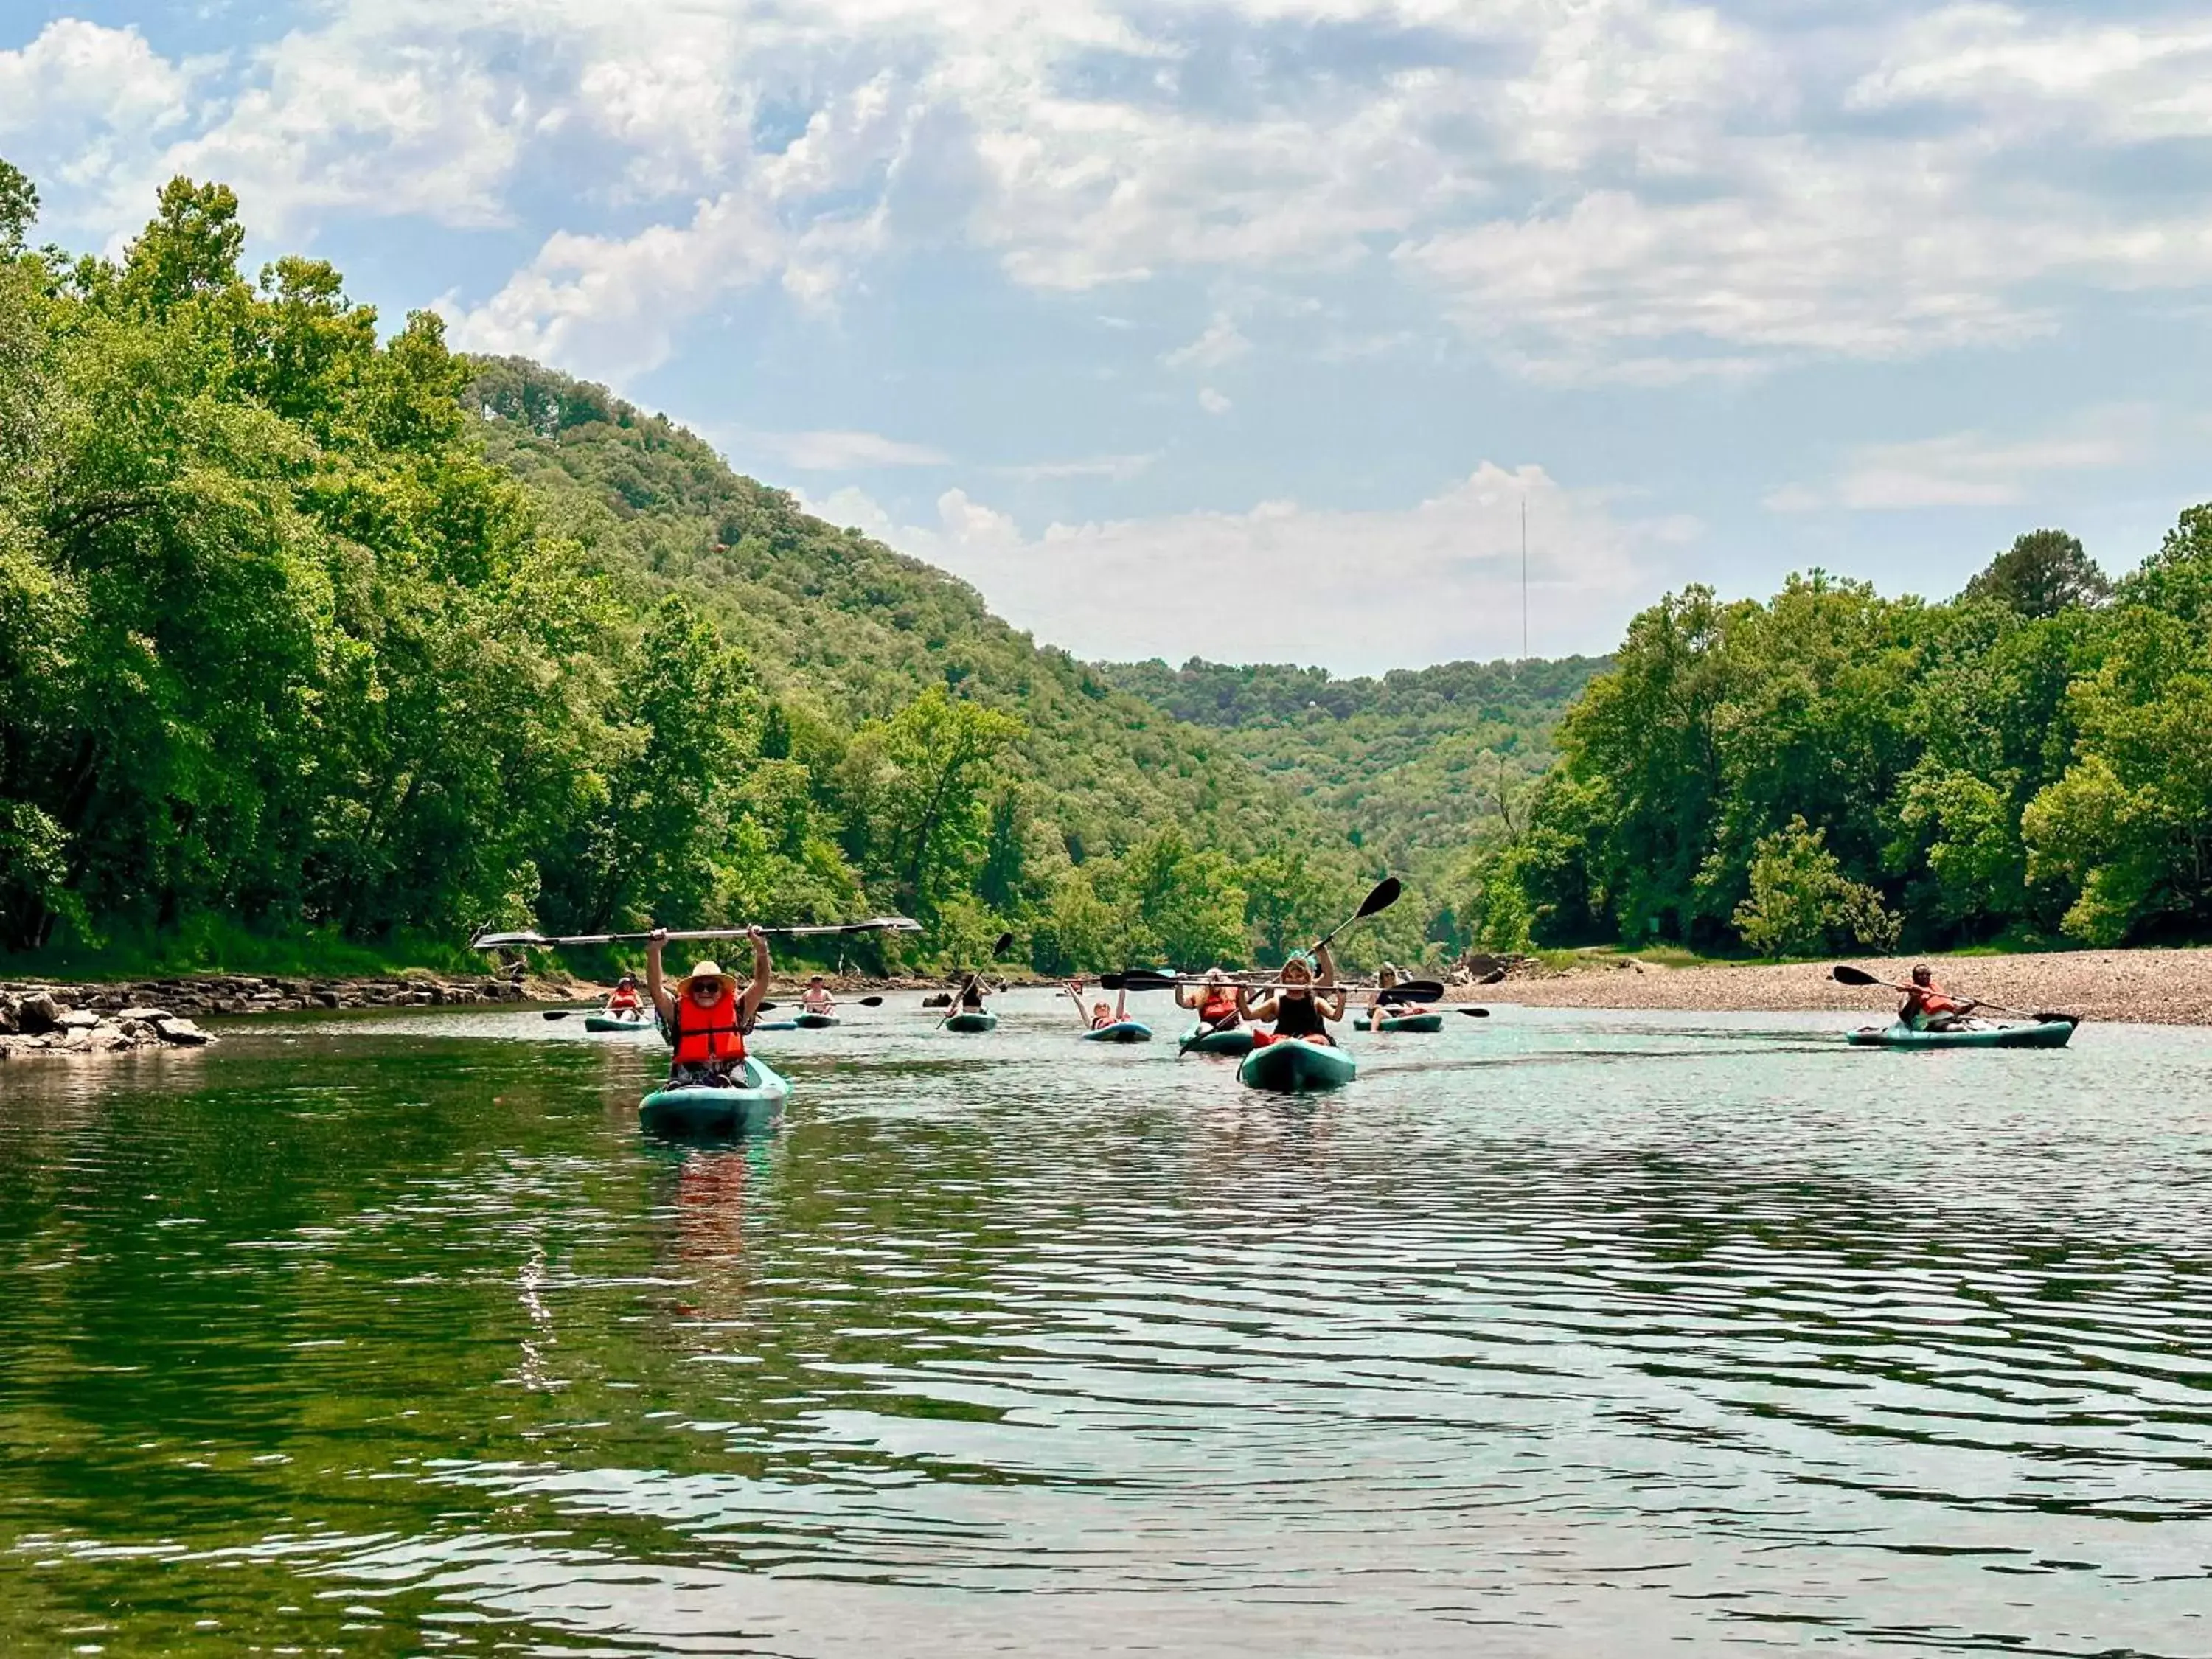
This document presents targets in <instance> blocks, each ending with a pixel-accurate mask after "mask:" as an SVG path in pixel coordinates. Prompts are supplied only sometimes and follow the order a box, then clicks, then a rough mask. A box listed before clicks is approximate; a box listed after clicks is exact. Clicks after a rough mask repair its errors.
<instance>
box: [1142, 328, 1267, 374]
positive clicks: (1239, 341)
mask: <svg viewBox="0 0 2212 1659" xmlns="http://www.w3.org/2000/svg"><path fill="white" fill-rule="evenodd" d="M1251 349H1252V343H1251V341H1249V340H1248V339H1246V338H1245V337H1244V334H1243V330H1241V329H1239V328H1238V327H1237V325H1236V324H1235V323H1233V322H1231V320H1230V319H1228V318H1227V317H1216V318H1215V319H1213V320H1212V322H1211V323H1209V324H1207V325H1206V331H1205V332H1204V333H1203V334H1200V336H1199V337H1197V338H1196V339H1195V340H1193V341H1192V342H1191V343H1189V344H1188V345H1185V346H1178V347H1176V349H1174V350H1173V351H1170V352H1169V353H1168V354H1167V355H1166V356H1164V357H1162V358H1161V359H1160V361H1161V362H1163V363H1164V364H1166V365H1167V366H1168V367H1169V368H1201V369H1203V368H1220V367H1221V366H1222V365H1223V364H1224V363H1232V362H1236V361H1237V359H1238V358H1239V357H1242V356H1243V355H1244V354H1245V353H1246V352H1248V351H1249V350H1251Z"/></svg>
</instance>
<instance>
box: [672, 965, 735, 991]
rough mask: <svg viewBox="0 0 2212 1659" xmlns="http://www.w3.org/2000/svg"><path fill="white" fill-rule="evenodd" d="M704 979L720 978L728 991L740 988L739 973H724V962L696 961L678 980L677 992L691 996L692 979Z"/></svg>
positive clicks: (723, 986)
mask: <svg viewBox="0 0 2212 1659" xmlns="http://www.w3.org/2000/svg"><path fill="white" fill-rule="evenodd" d="M702 979H717V980H720V981H721V982H722V988H723V989H724V990H726V991H734V990H736V989H737V988H738V977H737V975H735V974H726V973H724V972H723V971H722V964H721V963H719V962H712V961H707V962H695V963H692V964H691V971H690V973H688V974H686V975H684V977H683V978H682V979H679V980H678V981H676V994H677V995H678V996H679V997H688V996H690V994H691V983H692V981H694V980H702Z"/></svg>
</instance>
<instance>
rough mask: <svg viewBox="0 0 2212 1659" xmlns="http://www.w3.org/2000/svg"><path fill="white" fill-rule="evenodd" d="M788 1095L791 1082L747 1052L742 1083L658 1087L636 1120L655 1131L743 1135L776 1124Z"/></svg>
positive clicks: (640, 1105)
mask: <svg viewBox="0 0 2212 1659" xmlns="http://www.w3.org/2000/svg"><path fill="white" fill-rule="evenodd" d="M790 1096H791V1085H790V1084H788V1083H787V1082H786V1081H784V1079H782V1078H781V1077H779V1076H777V1075H776V1073H775V1072H774V1071H773V1070H771V1069H770V1068H769V1066H768V1065H767V1063H766V1062H765V1061H763V1060H761V1059H760V1058H759V1057H758V1056H757V1055H748V1056H747V1057H746V1060H745V1080H744V1086H743V1087H741V1088H734V1089H708V1088H701V1087H698V1086H696V1085H684V1086H683V1087H680V1088H663V1089H655V1090H654V1091H653V1092H652V1093H651V1094H649V1095H647V1097H645V1098H644V1099H643V1100H642V1101H641V1102H639V1103H638V1108H637V1121H638V1125H639V1127H641V1128H643V1129H645V1130H647V1132H649V1133H653V1134H659V1135H670V1136H695V1135H737V1134H744V1133H749V1132H750V1131H753V1130H757V1129H765V1128H767V1127H769V1125H770V1124H772V1123H774V1122H775V1120H776V1117H777V1115H779V1114H780V1113H781V1112H782V1110H783V1103H784V1102H785V1101H786V1100H787V1099H788V1098H790Z"/></svg>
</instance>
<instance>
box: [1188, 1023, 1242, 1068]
mask: <svg viewBox="0 0 2212 1659" xmlns="http://www.w3.org/2000/svg"><path fill="white" fill-rule="evenodd" d="M1182 1052H1183V1053H1184V1054H1227V1055H1228V1056H1229V1057H1230V1058H1231V1059H1232V1060H1242V1059H1243V1057H1244V1056H1245V1055H1247V1054H1250V1053H1251V1052H1252V1028H1251V1027H1250V1026H1249V1025H1232V1026H1231V1027H1230V1028H1229V1029H1228V1030H1225V1031H1206V1032H1203V1033H1201V1032H1200V1030H1199V1028H1198V1027H1197V1026H1195V1025H1194V1026H1192V1027H1191V1028H1190V1030H1188V1031H1185V1032H1184V1033H1183V1034H1182Z"/></svg>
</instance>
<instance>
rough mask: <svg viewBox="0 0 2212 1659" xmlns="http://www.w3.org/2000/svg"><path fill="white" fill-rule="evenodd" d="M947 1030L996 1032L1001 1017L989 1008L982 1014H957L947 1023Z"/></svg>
mask: <svg viewBox="0 0 2212 1659" xmlns="http://www.w3.org/2000/svg"><path fill="white" fill-rule="evenodd" d="M998 1029H999V1017H998V1016H997V1015H996V1014H994V1013H993V1012H991V1011H990V1010H989V1009H987V1008H986V1009H985V1010H983V1012H981V1013H974V1014H955V1015H953V1016H952V1018H950V1019H948V1020H946V1021H945V1030H948V1031H995V1030H998Z"/></svg>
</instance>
